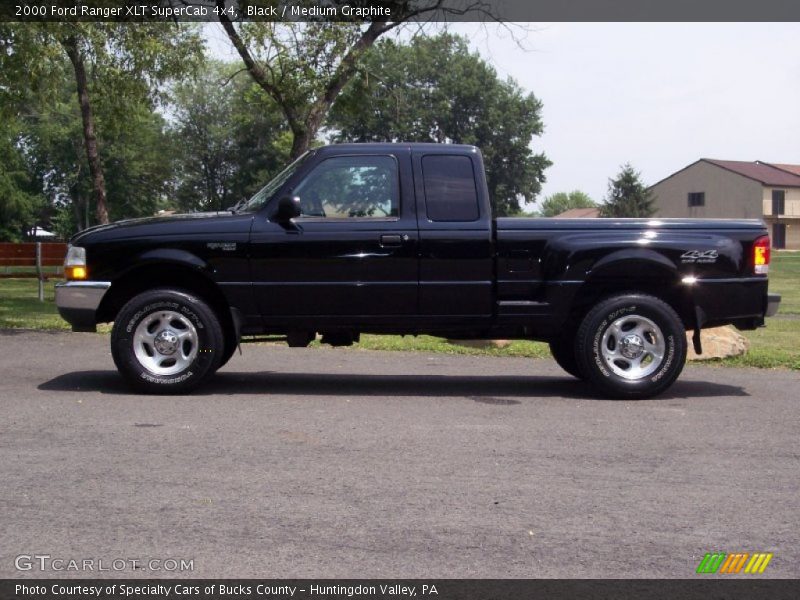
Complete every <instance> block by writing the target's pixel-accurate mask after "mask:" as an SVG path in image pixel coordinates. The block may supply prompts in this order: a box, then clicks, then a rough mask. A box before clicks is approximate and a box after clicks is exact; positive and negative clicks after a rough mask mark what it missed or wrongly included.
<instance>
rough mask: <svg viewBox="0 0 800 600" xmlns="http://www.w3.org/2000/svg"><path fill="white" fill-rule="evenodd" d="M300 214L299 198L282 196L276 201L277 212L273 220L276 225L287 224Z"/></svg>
mask: <svg viewBox="0 0 800 600" xmlns="http://www.w3.org/2000/svg"><path fill="white" fill-rule="evenodd" d="M301 212H302V211H301V210H300V197H299V196H283V197H282V198H281V199H279V200H278V211H277V212H276V213H275V220H276V221H277V222H278V223H288V222H289V221H291V220H292V219H294V218H296V217H299V216H300V214H301Z"/></svg>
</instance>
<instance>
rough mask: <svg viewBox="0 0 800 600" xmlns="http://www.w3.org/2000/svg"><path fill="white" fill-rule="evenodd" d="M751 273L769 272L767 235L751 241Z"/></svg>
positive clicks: (761, 273)
mask: <svg viewBox="0 0 800 600" xmlns="http://www.w3.org/2000/svg"><path fill="white" fill-rule="evenodd" d="M753 273H755V274H756V275H766V274H767V273H769V236H768V235H765V236H762V237H760V238H758V239H757V240H756V241H755V242H753Z"/></svg>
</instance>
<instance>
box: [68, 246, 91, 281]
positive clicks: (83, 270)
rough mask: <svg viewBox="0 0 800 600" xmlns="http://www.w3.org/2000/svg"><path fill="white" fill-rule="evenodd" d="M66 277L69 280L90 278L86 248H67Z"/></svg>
mask: <svg viewBox="0 0 800 600" xmlns="http://www.w3.org/2000/svg"><path fill="white" fill-rule="evenodd" d="M64 276H65V277H66V278H67V279H86V278H87V277H89V269H88V268H87V267H86V248H81V247H80V246H72V245H70V246H69V247H67V256H66V257H65V258H64Z"/></svg>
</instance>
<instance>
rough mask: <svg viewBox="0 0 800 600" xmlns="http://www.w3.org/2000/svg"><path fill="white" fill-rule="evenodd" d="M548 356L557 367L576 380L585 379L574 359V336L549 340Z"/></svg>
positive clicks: (563, 336) (576, 360)
mask: <svg viewBox="0 0 800 600" xmlns="http://www.w3.org/2000/svg"><path fill="white" fill-rule="evenodd" d="M550 354H552V355H553V359H554V360H555V361H556V362H557V363H558V366H559V367H561V368H562V369H564V370H565V371H566V372H567V373H569V374H570V375H572V376H573V377H577V378H578V379H585V377H584V375H583V373H581V371H580V369H579V368H578V359H577V358H576V357H575V336H574V335H562V336H560V337H557V338H554V339H552V340H550Z"/></svg>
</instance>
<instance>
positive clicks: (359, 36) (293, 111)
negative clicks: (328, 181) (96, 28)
mask: <svg viewBox="0 0 800 600" xmlns="http://www.w3.org/2000/svg"><path fill="white" fill-rule="evenodd" d="M225 3H226V0H216V6H217V8H218V9H219V21H220V23H221V24H222V27H223V28H224V29H225V33H226V34H227V35H228V38H229V39H230V41H231V43H232V44H233V46H234V48H235V49H236V51H237V52H238V53H239V56H241V58H242V61H243V63H244V66H245V69H246V70H247V72H248V73H249V74H250V76H251V77H252V78H253V81H255V82H256V83H257V84H258V85H259V86H260V87H261V88H262V89H263V90H264V92H266V94H267V95H268V96H269V97H270V98H272V99H273V100H274V101H275V102H276V103H277V104H278V106H279V107H280V108H281V110H282V112H283V114H284V116H285V118H286V122H287V124H288V126H289V129H290V130H291V132H292V135H293V140H292V148H291V152H290V158H293V159H294V158H297V157H298V156H300V155H301V154H302V153H303V152H305V151H306V150H307V149H308V148H309V147H310V146H311V144H312V143H313V141H314V140H315V139H316V137H317V134H318V133H319V131H320V129H321V127H322V126H323V124H324V122H325V118H326V117H327V114H328V111H329V110H330V109H331V107H332V106H333V103H334V102H335V101H336V98H337V97H338V96H339V94H340V93H341V91H342V89H343V88H344V87H345V85H347V83H348V82H349V81H350V80H351V79H352V78H353V76H354V75H355V74H356V72H357V70H358V67H359V64H360V62H361V60H362V58H363V56H364V54H365V52H366V51H367V50H369V48H371V47H372V46H373V45H374V44H375V42H376V40H377V39H378V38H379V37H380V36H382V35H384V34H385V33H387V32H388V31H391V30H393V29H395V28H397V27H398V26H400V25H402V24H404V23H406V22H407V21H409V20H410V19H413V18H420V17H423V18H424V17H425V16H426V15H427V16H430V15H431V14H432V13H434V12H437V11H438V12H443V13H452V14H462V15H463V14H465V13H467V12H470V11H472V10H481V11H482V12H483V13H484V15H486V14H488V13H487V11H488V9H487V5H486V4H485V3H482V2H475V3H474V4H473V5H468V6H466V7H465V8H463V9H459V8H446V3H445V0H390V1H387V2H381V5H382V6H383V7H386V8H389V9H390V16H378V17H376V18H374V20H370V21H367V22H365V23H341V22H327V21H324V20H317V21H309V22H305V23H285V22H284V23H275V22H258V23H252V22H249V23H244V24H242V25H241V26H240V28H239V29H237V28H236V26H235V25H234V23H233V22H232V21H231V20H230V18H229V17H228V13H227V12H226V11H225ZM300 4H303V3H300ZM306 4H310V3H306ZM325 4H326V5H334V6H340V5H345V4H347V5H352V4H353V3H352V2H351V1H349V0H330V1H329V2H326V3H325ZM359 4H360V3H359ZM489 16H491V15H489ZM390 19H391V20H390Z"/></svg>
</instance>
